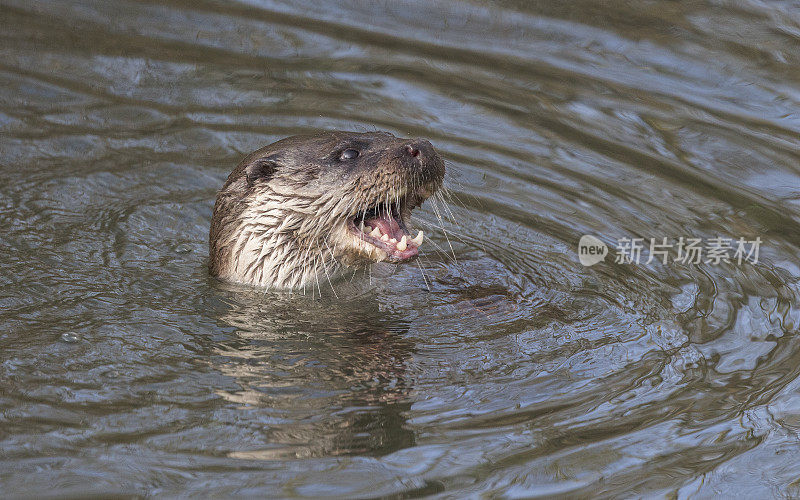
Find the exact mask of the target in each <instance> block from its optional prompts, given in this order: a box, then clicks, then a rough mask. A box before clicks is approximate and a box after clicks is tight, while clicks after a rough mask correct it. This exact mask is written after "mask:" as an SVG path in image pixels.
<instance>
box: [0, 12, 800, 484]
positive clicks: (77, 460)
mask: <svg viewBox="0 0 800 500" xmlns="http://www.w3.org/2000/svg"><path fill="white" fill-rule="evenodd" d="M0 27H2V29H1V30H0V37H1V38H0V40H1V41H2V43H0V178H1V179H2V182H0V264H2V273H0V284H2V287H0V491H2V493H3V496H12V497H14V496H40V495H44V494H55V495H66V496H68V495H74V496H84V495H89V494H95V495H101V496H108V495H123V496H147V495H155V496H176V495H181V496H185V495H194V496H204V497H225V496H233V495H249V496H268V497H313V498H316V497H320V496H338V497H359V498H366V497H379V496H400V497H415V496H428V495H434V496H435V495H440V496H442V497H458V498H461V497H484V496H485V497H504V498H513V497H524V498H532V497H545V496H556V495H564V496H569V497H579V498H580V497H616V496H646V497H651V496H665V495H666V496H670V495H676V496H677V497H679V498H707V497H712V496H724V497H749V498H763V497H768V496H789V497H794V496H798V495H800V487H798V484H800V452H798V450H800V447H799V446H798V445H800V434H799V433H800V335H798V333H799V332H798V324H800V308H799V306H800V300H799V299H798V292H800V290H799V289H798V288H799V283H798V282H799V281H800V267H798V250H799V247H800V167H798V165H800V114H798V104H800V103H799V101H800V73H798V71H797V68H798V66H800V51H798V42H800V8H798V5H797V3H794V2H780V1H775V2H758V1H741V2H674V1H668V0H659V1H650V2H621V1H581V0H578V1H574V2H568V3H562V2H521V1H520V2H513V1H505V2H497V3H488V2H483V1H437V2H426V1H421V0H420V1H401V2H375V3H367V2H303V1H293V2H280V1H274V2H273V1H267V0H264V1H257V0H249V1H247V0H244V1H239V2H222V1H218V2H215V1H205V0H201V1H194V2H182V1H167V2H133V1H118V2H105V1H90V0H84V1H53V2H39V1H9V0H0ZM322 129H345V130H360V131H368V130H378V129H380V130H389V131H391V132H393V133H395V134H397V135H400V136H421V137H426V138H428V139H430V140H431V141H432V142H433V144H434V145H435V146H436V147H437V149H438V150H439V152H440V153H441V155H442V156H443V157H444V158H445V159H446V162H447V168H448V174H447V180H446V186H447V188H448V189H449V191H450V193H451V195H452V198H453V201H452V203H451V204H450V205H449V210H450V211H452V214H453V217H452V219H450V218H447V217H445V218H444V220H440V219H439V217H438V216H437V213H435V212H434V211H433V210H432V208H431V207H430V206H427V205H426V207H423V209H421V210H418V211H416V212H415V214H416V215H417V217H418V220H417V221H416V225H417V227H424V228H426V231H425V233H426V243H425V244H424V245H423V248H422V249H423V250H425V252H424V256H423V258H421V259H420V260H419V263H418V264H419V265H416V264H412V265H403V266H397V267H392V266H376V267H375V268H374V269H373V270H372V272H371V275H366V274H357V275H356V276H355V278H354V279H353V280H352V281H350V280H346V281H344V282H341V283H336V284H334V288H335V290H336V295H335V296H334V295H333V294H332V293H331V292H330V290H329V288H330V287H328V289H324V287H323V290H321V291H322V292H323V293H322V297H320V296H319V293H316V295H315V296H314V297H312V296H310V295H305V296H304V295H302V294H294V295H287V294H276V293H271V292H265V291H263V290H256V289H250V288H246V287H239V286H235V285H230V284H224V283H220V282H218V281H216V280H214V279H212V278H210V277H209V276H208V274H207V270H206V258H207V234H208V224H209V220H210V216H211V207H212V206H213V201H214V196H215V192H216V190H217V189H218V188H219V187H220V186H221V185H222V183H223V182H224V179H225V177H226V176H227V174H228V172H229V171H230V170H231V169H232V168H233V167H234V166H235V165H236V163H237V162H238V161H239V159H240V158H241V157H242V156H243V155H244V154H246V153H248V152H250V151H252V150H254V149H256V148H258V147H260V146H263V145H265V144H268V143H270V142H273V141H275V140H277V139H279V138H282V137H285V136H287V135H292V134H296V133H303V132H314V131H318V130H322ZM443 215H449V214H443ZM437 226H441V227H437ZM585 234H589V235H594V236H596V237H597V238H599V239H600V240H601V241H603V242H605V243H606V244H607V245H609V247H610V251H611V255H609V256H608V257H607V258H606V259H605V261H604V262H601V263H598V264H595V265H594V266H592V267H584V266H583V265H581V264H580V263H579V260H578V253H577V245H578V240H579V239H580V237H581V236H582V235H585ZM681 237H683V238H685V239H686V238H700V239H702V240H703V242H704V243H708V242H709V241H710V240H711V239H713V238H715V237H723V238H730V239H731V240H734V241H735V240H738V239H739V238H744V239H745V240H746V241H754V240H756V238H760V239H761V245H760V253H759V258H758V260H757V262H753V260H754V259H751V260H750V261H747V262H745V261H743V262H741V263H738V262H736V261H735V260H734V261H733V262H730V263H724V262H723V263H719V264H715V263H714V262H705V260H703V261H701V262H700V263H699V264H694V263H690V262H677V261H675V257H676V255H675V251H673V253H672V254H670V259H669V261H668V262H667V263H666V264H665V263H663V262H661V261H660V258H656V259H653V260H650V259H649V255H650V253H649V249H647V248H646V249H645V251H644V252H643V253H642V256H643V258H642V259H641V261H640V262H639V263H638V264H637V263H635V262H628V263H626V262H620V263H616V262H615V259H614V257H615V255H614V254H615V253H616V248H617V247H618V244H619V240H620V239H623V238H643V241H644V242H645V244H647V242H649V241H650V238H656V239H657V240H658V241H661V239H662V238H668V240H669V241H670V242H673V243H674V242H675V241H677V240H678V238H681ZM648 260H650V262H647V261H648Z"/></svg>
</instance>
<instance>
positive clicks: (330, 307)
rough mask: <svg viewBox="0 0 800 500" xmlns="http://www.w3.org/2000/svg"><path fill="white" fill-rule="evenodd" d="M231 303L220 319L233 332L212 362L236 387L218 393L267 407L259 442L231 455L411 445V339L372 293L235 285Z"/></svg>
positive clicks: (365, 451)
mask: <svg viewBox="0 0 800 500" xmlns="http://www.w3.org/2000/svg"><path fill="white" fill-rule="evenodd" d="M250 295H252V296H250ZM228 306H229V309H228V310H227V311H225V312H224V313H223V314H222V315H221V317H220V318H219V319H220V321H221V322H222V323H223V324H225V325H226V326H229V327H230V326H232V327H234V328H235V338H234V339H233V340H230V341H227V342H224V343H218V344H216V346H215V348H214V351H215V354H217V356H215V357H214V358H213V363H214V365H215V369H217V370H219V371H220V372H222V373H223V374H224V375H227V376H230V377H233V378H234V381H235V385H237V386H238V389H235V390H227V391H220V392H218V393H219V394H220V395H221V396H222V397H224V398H225V399H226V400H228V401H230V402H232V403H237V404H239V405H241V409H243V410H247V411H248V412H249V418H252V412H253V411H257V410H258V409H263V416H262V415H260V416H259V418H258V422H265V424H264V425H263V428H259V429H254V431H255V432H256V433H258V438H257V439H256V440H255V442H253V441H248V442H247V443H243V448H242V449H240V450H237V451H235V452H231V453H230V455H231V456H234V457H236V458H249V459H284V458H293V457H319V456H333V455H346V454H358V455H383V454H387V453H391V452H393V451H395V450H398V449H402V448H406V447H408V446H412V445H413V433H412V432H411V431H409V430H408V429H406V428H405V426H404V425H405V420H404V416H403V415H404V413H405V412H406V411H407V410H408V409H409V408H410V406H411V403H410V401H409V399H408V398H407V394H408V392H409V389H408V387H407V382H406V380H405V363H406V360H407V358H408V357H409V355H410V353H411V352H412V345H411V343H410V342H408V341H406V340H404V338H403V336H402V334H403V333H404V332H405V330H406V327H405V326H404V325H402V324H398V323H397V322H393V321H391V320H390V319H388V318H387V316H386V314H384V313H381V312H380V311H379V309H378V304H377V303H376V302H375V300H374V298H369V297H361V298H358V299H352V300H342V299H341V298H340V299H338V300H336V301H335V302H334V301H330V302H327V303H326V301H324V300H320V299H319V298H317V299H315V300H310V299H309V298H304V297H302V296H296V295H295V296H286V295H279V294H275V295H267V300H265V296H264V294H263V292H261V293H259V292H257V291H247V290H242V289H237V291H236V296H235V299H234V300H233V301H232V302H229V303H228ZM259 427H260V426H259Z"/></svg>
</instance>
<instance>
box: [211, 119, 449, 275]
mask: <svg viewBox="0 0 800 500" xmlns="http://www.w3.org/2000/svg"><path fill="white" fill-rule="evenodd" d="M443 177H444V162H443V161H442V159H441V158H440V157H439V155H438V154H436V151H434V149H433V146H431V143H430V142H428V141H426V140H422V139H400V138H397V137H395V136H393V135H392V134H389V133H387V132H371V133H355V132H330V133H323V134H319V135H311V136H295V137H289V138H286V139H283V140H280V141H278V142H276V143H274V144H271V145H269V146H266V147H264V148H261V149H259V150H258V151H255V152H253V153H251V154H250V155H248V156H247V157H246V158H245V159H244V160H242V162H241V163H240V164H239V165H238V166H237V167H236V168H235V169H234V170H233V172H231V174H230V176H229V177H228V180H227V182H226V183H225V185H224V186H223V187H222V190H221V191H220V192H219V194H218V195H217V201H216V204H215V206H214V215H213V217H212V220H211V233H210V241H209V243H210V252H211V253H210V261H209V267H210V269H211V273H212V274H213V275H215V276H218V277H220V278H223V279H227V280H232V281H238V282H242V283H249V284H253V285H260V286H268V287H273V288H299V287H305V286H306V285H308V284H313V285H315V286H318V284H319V283H320V282H323V281H328V280H330V279H333V277H334V275H336V274H338V273H339V272H340V271H341V270H342V268H343V267H344V266H353V265H357V264H359V263H364V262H377V261H382V260H386V261H390V262H403V261H406V260H409V259H411V258H413V257H415V256H416V255H417V253H418V251H419V250H418V248H419V245H420V244H421V243H422V237H423V235H422V232H421V231H420V232H419V233H418V234H417V236H416V237H414V238H412V236H411V234H410V233H409V230H408V227H407V225H406V223H407V221H408V219H409V216H410V214H411V211H412V210H413V209H414V208H415V207H418V206H419V205H421V204H422V202H423V201H425V200H426V199H427V198H428V197H429V196H431V195H432V194H433V193H434V192H436V190H437V189H438V188H439V186H440V185H441V183H442V178H443Z"/></svg>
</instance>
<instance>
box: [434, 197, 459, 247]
mask: <svg viewBox="0 0 800 500" xmlns="http://www.w3.org/2000/svg"><path fill="white" fill-rule="evenodd" d="M431 206H432V207H433V211H434V212H435V213H436V217H437V218H438V219H439V226H437V227H438V228H439V229H441V230H442V234H444V238H445V240H447V245H448V246H449V247H450V252H452V254H453V260H454V261H455V262H456V263H458V258H457V257H456V252H455V250H453V244H452V243H450V237H449V236H448V235H447V231H446V230H445V228H444V222H443V221H442V215H441V214H440V213H439V208H438V207H437V206H436V200H434V199H431Z"/></svg>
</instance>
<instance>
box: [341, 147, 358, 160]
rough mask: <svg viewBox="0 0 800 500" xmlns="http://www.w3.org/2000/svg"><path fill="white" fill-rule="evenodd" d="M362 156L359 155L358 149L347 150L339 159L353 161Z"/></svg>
mask: <svg viewBox="0 0 800 500" xmlns="http://www.w3.org/2000/svg"><path fill="white" fill-rule="evenodd" d="M360 154H361V153H359V152H358V150H357V149H345V150H344V151H342V154H340V155H339V159H342V160H352V159H353V158H358V155H360Z"/></svg>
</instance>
